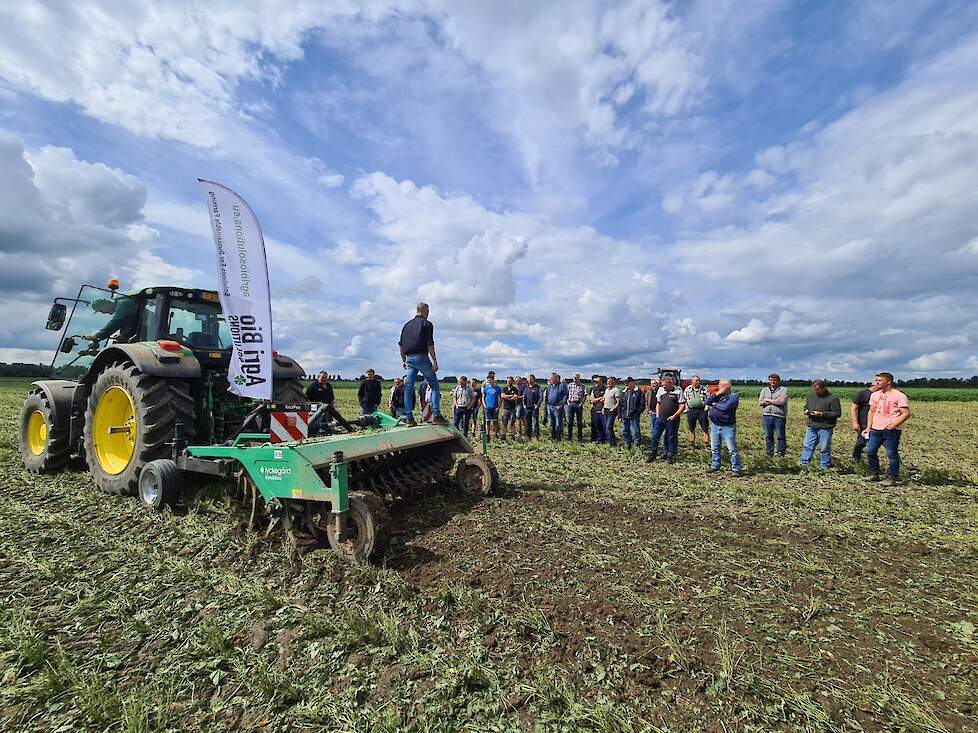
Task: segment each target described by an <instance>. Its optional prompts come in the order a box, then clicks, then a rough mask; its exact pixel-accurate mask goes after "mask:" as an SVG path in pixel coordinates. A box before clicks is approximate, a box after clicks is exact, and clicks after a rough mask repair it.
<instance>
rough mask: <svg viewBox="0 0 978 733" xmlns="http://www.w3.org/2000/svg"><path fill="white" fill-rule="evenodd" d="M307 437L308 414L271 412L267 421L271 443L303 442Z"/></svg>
mask: <svg viewBox="0 0 978 733" xmlns="http://www.w3.org/2000/svg"><path fill="white" fill-rule="evenodd" d="M308 437H309V413H308V412H305V411H299V412H291V411H290V412H273V413H272V414H271V420H270V421H269V438H270V439H271V442H272V443H284V442H286V441H289V440H303V439H304V438H308Z"/></svg>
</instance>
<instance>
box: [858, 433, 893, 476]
mask: <svg viewBox="0 0 978 733" xmlns="http://www.w3.org/2000/svg"><path fill="white" fill-rule="evenodd" d="M880 446H883V447H884V448H885V449H886V457H887V458H888V459H889V461H890V465H889V468H888V469H887V471H886V473H887V475H888V476H889V477H890V478H893V479H897V478H900V431H899V430H870V431H869V442H868V443H866V465H868V466H869V472H870V473H875V474H878V473H879V472H880V456H879V453H880Z"/></svg>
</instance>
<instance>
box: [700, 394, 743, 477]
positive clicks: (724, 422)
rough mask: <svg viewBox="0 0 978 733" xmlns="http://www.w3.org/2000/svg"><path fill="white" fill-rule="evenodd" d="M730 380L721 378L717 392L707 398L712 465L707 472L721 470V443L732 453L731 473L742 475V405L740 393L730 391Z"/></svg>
mask: <svg viewBox="0 0 978 733" xmlns="http://www.w3.org/2000/svg"><path fill="white" fill-rule="evenodd" d="M730 387H731V385H730V380H729V379H721V380H720V383H719V385H718V386H717V391H716V393H715V394H711V395H710V396H709V397H707V398H706V406H707V407H709V408H710V452H711V454H712V455H711V457H710V467H709V468H708V469H706V471H707V473H716V472H717V471H719V470H720V445H721V443H722V444H723V445H725V446H726V447H727V451H728V452H729V453H730V475H731V476H734V477H736V476H740V475H742V474H743V471H744V467H743V465H742V464H741V462H740V452H739V451H738V450H737V407H739V406H740V395H738V394H737V393H736V392H731V391H730Z"/></svg>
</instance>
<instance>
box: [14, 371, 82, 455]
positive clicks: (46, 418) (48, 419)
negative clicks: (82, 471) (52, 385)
mask: <svg viewBox="0 0 978 733" xmlns="http://www.w3.org/2000/svg"><path fill="white" fill-rule="evenodd" d="M19 426H20V430H19V432H18V442H19V444H20V455H21V458H23V459H24V467H25V468H26V469H27V470H28V471H31V472H33V473H55V472H57V471H61V470H63V469H64V468H65V467H66V466H67V465H68V461H69V460H70V459H71V449H70V447H69V445H68V430H67V428H65V429H62V430H55V428H54V411H53V410H52V409H51V403H50V402H48V398H47V397H46V396H45V395H44V392H42V391H41V390H35V391H33V392H31V393H30V394H29V395H27V398H26V399H25V400H24V404H23V405H22V406H21V408H20V423H19ZM32 431H33V432H32Z"/></svg>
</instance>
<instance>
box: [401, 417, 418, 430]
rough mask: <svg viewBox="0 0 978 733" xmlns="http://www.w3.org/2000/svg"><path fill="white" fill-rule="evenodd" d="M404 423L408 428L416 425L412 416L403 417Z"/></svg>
mask: <svg viewBox="0 0 978 733" xmlns="http://www.w3.org/2000/svg"><path fill="white" fill-rule="evenodd" d="M404 424H405V425H407V426H408V427H409V428H414V427H417V426H418V424H417V423H416V422H415V421H414V418H413V417H407V418H404Z"/></svg>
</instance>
